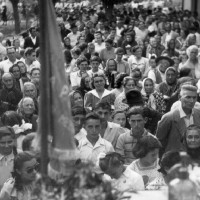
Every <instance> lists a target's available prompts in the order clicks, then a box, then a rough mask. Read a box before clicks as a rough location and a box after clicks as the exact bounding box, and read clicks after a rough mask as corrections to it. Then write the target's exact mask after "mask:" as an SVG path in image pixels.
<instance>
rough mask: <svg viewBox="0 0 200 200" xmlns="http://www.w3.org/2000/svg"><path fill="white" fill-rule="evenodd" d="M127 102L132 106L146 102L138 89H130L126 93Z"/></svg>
mask: <svg viewBox="0 0 200 200" xmlns="http://www.w3.org/2000/svg"><path fill="white" fill-rule="evenodd" d="M126 103H127V104H128V105H129V106H130V107H132V106H141V105H143V104H144V101H143V98H142V94H141V92H140V91H139V90H137V89H132V90H129V91H128V92H127V93H126Z"/></svg>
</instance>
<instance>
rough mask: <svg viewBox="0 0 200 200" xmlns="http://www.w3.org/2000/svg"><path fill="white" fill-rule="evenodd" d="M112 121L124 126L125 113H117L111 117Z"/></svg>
mask: <svg viewBox="0 0 200 200" xmlns="http://www.w3.org/2000/svg"><path fill="white" fill-rule="evenodd" d="M113 122H114V123H116V124H119V125H120V126H121V127H125V125H126V115H125V114H124V113H117V114H116V115H115V117H114V119H113Z"/></svg>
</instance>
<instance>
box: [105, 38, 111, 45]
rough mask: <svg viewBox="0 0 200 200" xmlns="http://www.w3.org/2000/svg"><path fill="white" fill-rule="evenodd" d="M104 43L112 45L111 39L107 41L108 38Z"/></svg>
mask: <svg viewBox="0 0 200 200" xmlns="http://www.w3.org/2000/svg"><path fill="white" fill-rule="evenodd" d="M105 42H107V43H109V44H110V45H112V44H113V40H112V39H109V38H108V39H106V40H105Z"/></svg>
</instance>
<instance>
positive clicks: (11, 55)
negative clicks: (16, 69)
mask: <svg viewBox="0 0 200 200" xmlns="http://www.w3.org/2000/svg"><path fill="white" fill-rule="evenodd" d="M6 52H7V57H8V59H7V60H4V61H1V62H0V69H2V70H3V71H4V73H7V72H9V69H10V67H12V66H13V65H14V64H16V63H17V62H18V61H19V60H18V59H17V58H16V55H15V54H16V51H15V48H14V47H13V46H12V47H7V48H6Z"/></svg>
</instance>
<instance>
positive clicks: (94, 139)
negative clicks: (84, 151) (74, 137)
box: [86, 135, 99, 146]
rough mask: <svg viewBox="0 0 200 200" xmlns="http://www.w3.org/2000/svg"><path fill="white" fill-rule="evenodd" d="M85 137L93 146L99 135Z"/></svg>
mask: <svg viewBox="0 0 200 200" xmlns="http://www.w3.org/2000/svg"><path fill="white" fill-rule="evenodd" d="M86 137H87V139H88V140H89V142H90V143H91V144H92V145H93V146H94V145H95V144H96V142H97V141H98V139H99V137H97V138H90V137H88V135H87V136H86Z"/></svg>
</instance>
